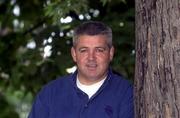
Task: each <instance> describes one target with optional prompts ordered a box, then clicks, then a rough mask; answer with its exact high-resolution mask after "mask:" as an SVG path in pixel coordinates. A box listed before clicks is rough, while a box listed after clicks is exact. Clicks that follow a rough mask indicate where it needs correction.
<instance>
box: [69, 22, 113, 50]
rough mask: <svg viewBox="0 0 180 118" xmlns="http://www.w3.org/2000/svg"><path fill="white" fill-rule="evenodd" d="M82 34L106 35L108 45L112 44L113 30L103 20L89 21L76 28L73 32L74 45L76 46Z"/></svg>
mask: <svg viewBox="0 0 180 118" xmlns="http://www.w3.org/2000/svg"><path fill="white" fill-rule="evenodd" d="M81 35H90V36H93V35H104V36H106V40H107V42H108V46H109V47H111V46H112V30H111V28H110V27H108V26H106V25H105V24H104V23H102V22H98V21H89V22H85V23H83V24H81V25H80V26H78V27H77V28H75V29H74V34H73V46H76V44H77V42H78V39H79V36H81Z"/></svg>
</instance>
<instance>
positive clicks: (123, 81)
mask: <svg viewBox="0 0 180 118" xmlns="http://www.w3.org/2000/svg"><path fill="white" fill-rule="evenodd" d="M112 77H113V79H112V81H114V83H116V84H118V85H119V84H121V85H124V86H132V81H130V80H128V79H126V78H125V77H124V76H123V75H121V74H118V73H114V72H113V74H112Z"/></svg>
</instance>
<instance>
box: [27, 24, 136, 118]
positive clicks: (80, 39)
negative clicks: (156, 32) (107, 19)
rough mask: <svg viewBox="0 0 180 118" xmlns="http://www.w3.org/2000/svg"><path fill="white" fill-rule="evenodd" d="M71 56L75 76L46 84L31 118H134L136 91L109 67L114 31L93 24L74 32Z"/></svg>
mask: <svg viewBox="0 0 180 118" xmlns="http://www.w3.org/2000/svg"><path fill="white" fill-rule="evenodd" d="M71 55H72V58H73V60H74V62H75V63H76V65H77V70H76V72H75V73H73V74H71V75H68V76H65V77H61V78H59V79H57V80H54V81H52V82H50V83H49V84H48V85H46V86H45V87H44V88H43V89H42V90H41V91H40V92H39V94H38V95H37V97H36V100H35V102H34V104H33V107H32V110H31V112H30V114H29V118H133V117H134V116H133V115H134V112H133V89H132V85H130V84H129V83H128V81H127V80H125V79H123V78H122V77H121V76H118V75H116V74H114V73H113V72H112V70H111V69H110V67H109V64H110V62H111V60H112V59H113V55H114V47H113V45H112V31H111V29H110V28H109V27H108V26H106V25H105V24H103V23H101V22H97V21H89V22H85V23H83V24H81V25H80V26H78V27H77V28H76V29H75V30H74V35H73V47H72V48H71Z"/></svg>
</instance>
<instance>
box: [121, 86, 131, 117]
mask: <svg viewBox="0 0 180 118" xmlns="http://www.w3.org/2000/svg"><path fill="white" fill-rule="evenodd" d="M121 106H122V107H121V109H120V111H119V116H120V117H119V118H134V100H133V87H132V86H129V87H128V88H127V90H126V92H125V95H124V98H123V100H122V102H121Z"/></svg>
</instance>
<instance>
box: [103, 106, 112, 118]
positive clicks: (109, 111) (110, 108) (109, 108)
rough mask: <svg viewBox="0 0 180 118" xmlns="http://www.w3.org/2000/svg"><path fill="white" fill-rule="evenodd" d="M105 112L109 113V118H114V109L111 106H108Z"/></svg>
mask: <svg viewBox="0 0 180 118" xmlns="http://www.w3.org/2000/svg"><path fill="white" fill-rule="evenodd" d="M104 110H105V112H106V113H107V115H108V116H109V118H112V117H113V109H112V107H111V106H109V105H106V106H105V108H104Z"/></svg>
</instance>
